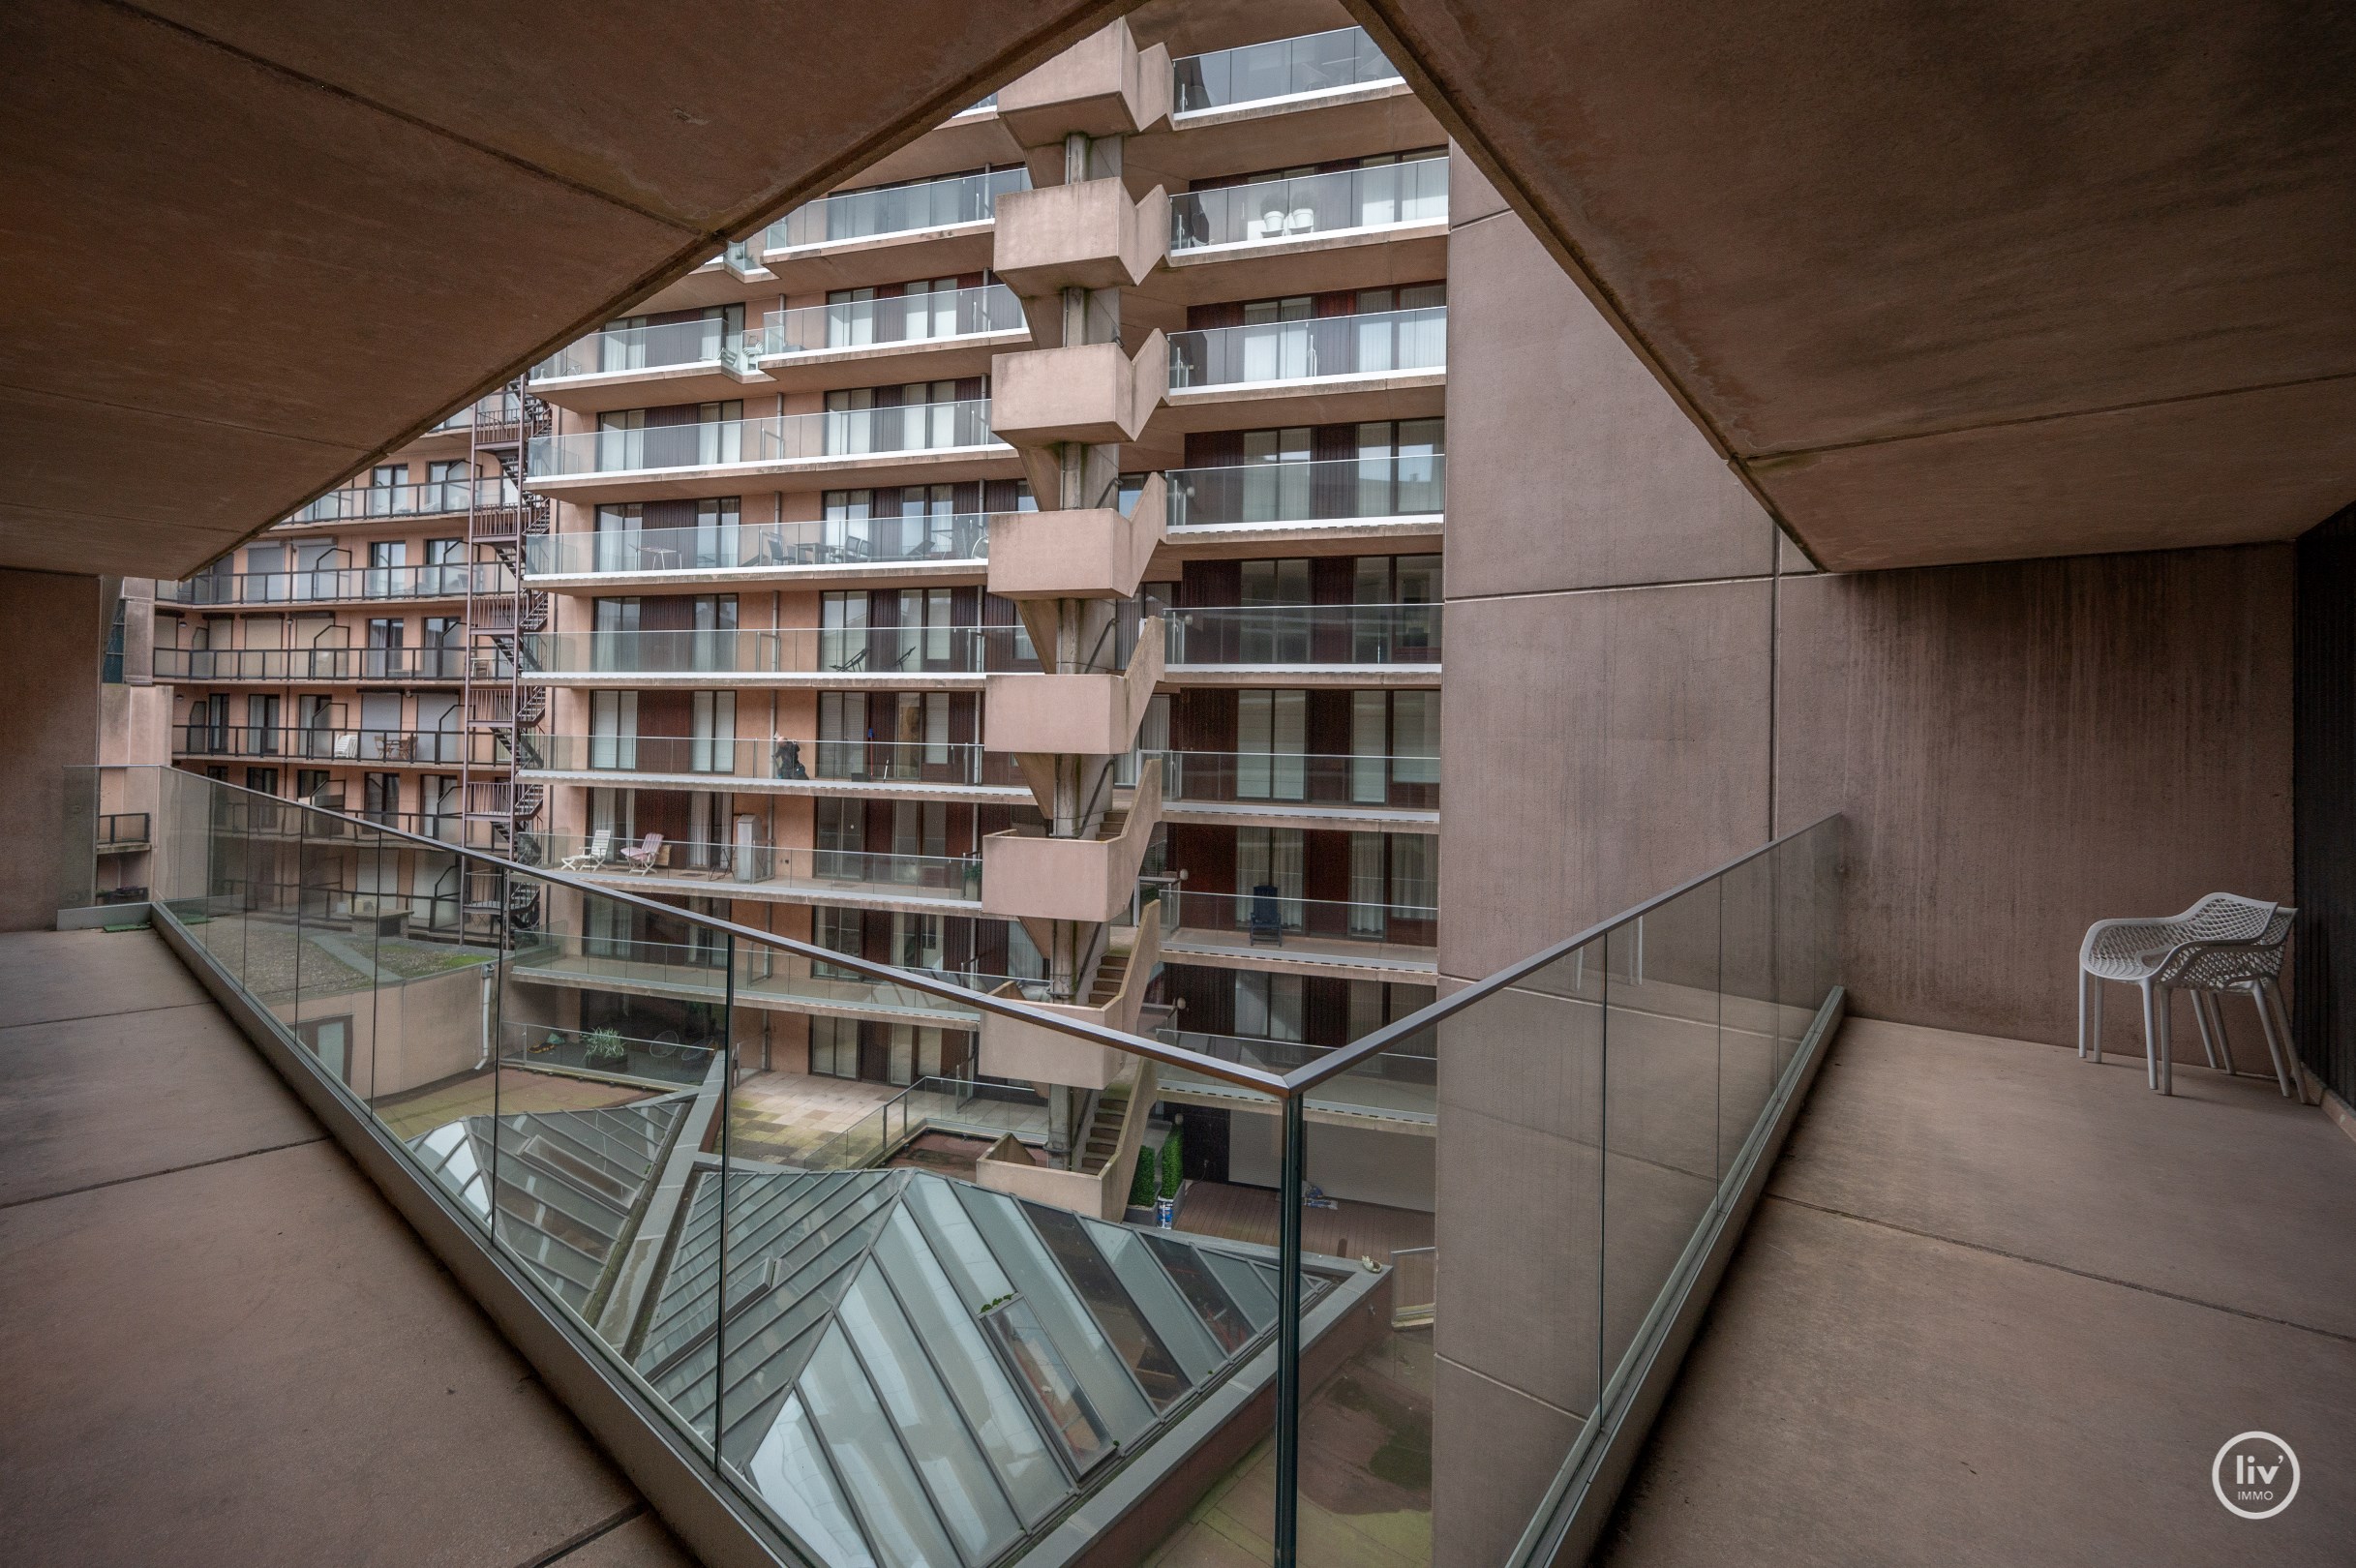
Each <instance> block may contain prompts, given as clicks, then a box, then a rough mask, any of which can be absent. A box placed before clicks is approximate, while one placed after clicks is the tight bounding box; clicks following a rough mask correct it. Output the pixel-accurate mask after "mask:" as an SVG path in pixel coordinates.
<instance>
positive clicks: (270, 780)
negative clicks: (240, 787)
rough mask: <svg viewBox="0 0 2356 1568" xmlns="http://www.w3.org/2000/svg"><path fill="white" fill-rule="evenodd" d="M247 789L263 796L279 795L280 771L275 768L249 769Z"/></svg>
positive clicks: (247, 771)
mask: <svg viewBox="0 0 2356 1568" xmlns="http://www.w3.org/2000/svg"><path fill="white" fill-rule="evenodd" d="M246 788H247V789H249V790H254V791H257V793H259V794H262V795H276V794H277V793H278V769H275V768H249V769H246Z"/></svg>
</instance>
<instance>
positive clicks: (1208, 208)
mask: <svg viewBox="0 0 2356 1568" xmlns="http://www.w3.org/2000/svg"><path fill="white" fill-rule="evenodd" d="M1447 217H1448V160H1447V159H1446V158H1444V157H1443V158H1412V159H1408V160H1406V161H1405V162H1404V163H1398V164H1375V165H1373V166H1369V167H1365V168H1345V169H1337V170H1335V171H1334V172H1332V173H1330V174H1299V175H1295V176H1293V177H1292V178H1290V179H1282V180H1261V181H1258V182H1256V183H1254V184H1252V185H1230V186H1223V187H1221V188H1220V189H1218V190H1212V191H1188V192H1184V193H1182V194H1180V195H1177V196H1171V197H1170V249H1171V250H1173V251H1191V250H1196V249H1199V248H1201V247H1203V246H1206V245H1253V244H1273V243H1275V242H1277V241H1279V240H1293V239H1306V238H1309V237H1310V236H1312V235H1316V234H1332V233H1339V232H1344V231H1348V230H1354V229H1367V228H1396V227H1400V226H1405V225H1408V224H1436V223H1444V222H1446V221H1447Z"/></svg>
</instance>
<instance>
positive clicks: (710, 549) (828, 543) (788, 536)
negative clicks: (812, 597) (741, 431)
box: [524, 512, 1014, 577]
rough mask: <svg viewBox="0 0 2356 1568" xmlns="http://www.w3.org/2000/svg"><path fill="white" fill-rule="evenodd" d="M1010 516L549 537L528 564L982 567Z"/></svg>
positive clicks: (569, 567)
mask: <svg viewBox="0 0 2356 1568" xmlns="http://www.w3.org/2000/svg"><path fill="white" fill-rule="evenodd" d="M1012 515H1014V514H1012V513H1010V512H954V513H936V514H929V515H921V516H920V515H915V514H910V515H906V516H901V517H861V518H832V519H828V520H826V521H823V522H814V523H730V524H723V525H720V526H718V527H714V528H630V529H627V530H621V529H616V530H611V531H607V532H600V533H544V534H537V535H534V536H533V537H531V538H529V539H527V540H526V541H524V560H525V569H526V570H527V571H528V572H529V573H530V574H531V575H533V576H537V577H564V576H575V575H586V574H589V573H592V572H695V571H705V572H709V571H728V570H735V569H764V570H767V569H781V568H785V567H792V566H868V565H875V564H879V563H882V564H898V563H901V562H907V561H922V560H972V561H980V560H987V559H988V558H989V553H990V523H991V521H992V519H994V518H999V517H1011V516H1012Z"/></svg>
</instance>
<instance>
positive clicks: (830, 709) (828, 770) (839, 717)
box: [818, 691, 867, 778]
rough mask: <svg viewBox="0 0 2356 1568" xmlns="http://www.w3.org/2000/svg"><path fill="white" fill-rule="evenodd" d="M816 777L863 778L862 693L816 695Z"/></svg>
mask: <svg viewBox="0 0 2356 1568" xmlns="http://www.w3.org/2000/svg"><path fill="white" fill-rule="evenodd" d="M818 776H819V777H820V778H865V777H866V776H867V694H866V693H865V692H863V691H824V692H820V693H819V694H818Z"/></svg>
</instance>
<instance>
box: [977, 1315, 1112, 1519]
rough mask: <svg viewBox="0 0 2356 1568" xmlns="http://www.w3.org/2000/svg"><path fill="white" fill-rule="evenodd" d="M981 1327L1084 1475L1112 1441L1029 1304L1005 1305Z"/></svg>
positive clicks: (1104, 1454)
mask: <svg viewBox="0 0 2356 1568" xmlns="http://www.w3.org/2000/svg"><path fill="white" fill-rule="evenodd" d="M982 1323H983V1325H984V1326H985V1327H987V1328H988V1329H989V1331H990V1333H991V1334H993V1335H995V1336H996V1337H997V1340H998V1342H999V1344H1001V1345H1002V1346H1004V1347H1005V1349H1006V1353H1007V1359H1008V1360H1009V1361H1010V1362H1012V1364H1013V1366H1014V1370H1015V1371H1016V1372H1018V1373H1019V1374H1020V1375H1021V1377H1022V1380H1023V1384H1024V1386H1025V1387H1027V1388H1029V1389H1030V1391H1031V1397H1032V1398H1033V1399H1035V1400H1037V1401H1038V1402H1039V1408H1040V1410H1041V1411H1042V1413H1043V1414H1044V1415H1045V1416H1046V1418H1047V1426H1048V1428H1049V1430H1050V1431H1052V1432H1054V1433H1055V1435H1056V1436H1057V1437H1058V1438H1060V1439H1062V1441H1063V1445H1064V1451H1065V1452H1066V1453H1067V1454H1069V1455H1070V1456H1071V1459H1072V1469H1073V1470H1074V1471H1076V1472H1077V1473H1079V1474H1081V1475H1085V1474H1087V1473H1088V1471H1089V1469H1090V1468H1091V1467H1092V1466H1094V1465H1095V1463H1096V1462H1097V1461H1099V1460H1101V1459H1103V1458H1104V1457H1105V1456H1106V1455H1108V1454H1110V1453H1111V1452H1112V1447H1113V1444H1112V1438H1111V1435H1110V1434H1109V1433H1107V1432H1105V1431H1104V1424H1103V1422H1102V1421H1100V1420H1099V1419H1098V1418H1097V1413H1096V1407H1095V1405H1093V1404H1091V1403H1090V1402H1089V1400H1088V1396H1087V1395H1086V1394H1085V1393H1083V1392H1082V1391H1081V1389H1080V1386H1079V1382H1078V1380H1077V1379H1076V1378H1074V1377H1073V1376H1072V1369H1071V1367H1070V1366H1068V1365H1067V1364H1066V1363H1065V1361H1064V1358H1063V1356H1062V1355H1060V1354H1059V1353H1058V1352H1057V1350H1056V1348H1055V1342H1054V1341H1053V1340H1050V1339H1049V1338H1048V1337H1047V1332H1046V1330H1044V1329H1042V1328H1041V1327H1040V1326H1039V1317H1038V1315H1037V1314H1036V1313H1034V1312H1032V1311H1031V1307H1030V1304H1029V1303H1028V1302H1025V1301H1022V1300H1019V1299H1017V1300H1014V1301H1010V1302H1006V1303H1004V1304H1002V1305H1001V1306H1000V1307H999V1308H998V1310H997V1311H996V1312H992V1313H990V1315H989V1316H987V1317H985V1318H983V1319H982Z"/></svg>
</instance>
